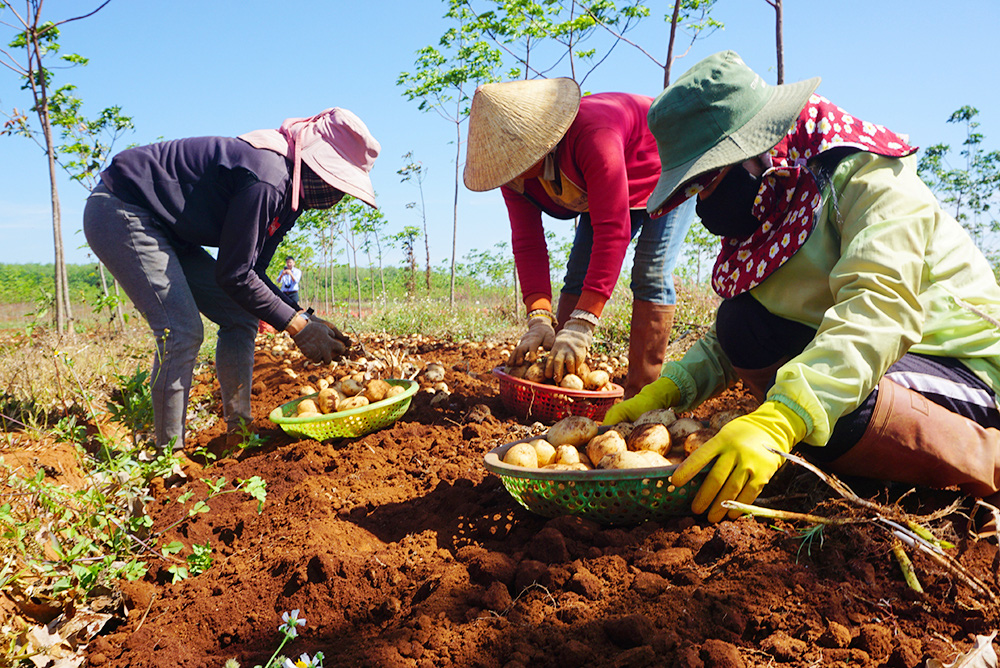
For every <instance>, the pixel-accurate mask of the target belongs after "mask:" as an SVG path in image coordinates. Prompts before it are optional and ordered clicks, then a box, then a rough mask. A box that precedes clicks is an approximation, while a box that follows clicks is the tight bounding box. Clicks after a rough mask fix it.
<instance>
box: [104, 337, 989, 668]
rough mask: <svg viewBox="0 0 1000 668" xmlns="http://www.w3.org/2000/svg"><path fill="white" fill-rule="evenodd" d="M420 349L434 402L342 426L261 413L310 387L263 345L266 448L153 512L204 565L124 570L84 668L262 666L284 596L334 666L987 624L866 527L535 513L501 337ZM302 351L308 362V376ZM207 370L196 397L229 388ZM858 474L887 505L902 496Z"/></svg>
mask: <svg viewBox="0 0 1000 668" xmlns="http://www.w3.org/2000/svg"><path fill="white" fill-rule="evenodd" d="M368 345H369V346H373V345H375V343H373V342H368ZM410 352H411V353H412V357H411V360H412V361H413V363H414V364H415V367H414V368H415V369H417V370H419V368H421V365H423V364H427V363H430V362H440V363H441V364H442V365H443V366H444V368H445V370H446V375H445V383H446V384H447V386H448V390H449V392H450V394H449V395H448V396H447V397H446V398H443V399H438V400H436V401H434V403H433V404H432V401H433V400H434V396H435V395H434V394H431V393H428V392H426V391H421V392H420V393H418V394H417V395H416V396H415V397H414V399H413V402H412V404H411V407H410V409H409V411H408V412H407V413H406V414H405V415H404V416H403V417H402V418H401V419H400V420H399V421H398V422H396V423H395V424H394V425H392V426H391V427H389V428H386V429H384V430H381V431H378V432H376V433H373V434H370V435H368V436H365V437H362V438H356V439H343V440H334V441H329V442H317V441H314V440H309V439H305V440H301V439H298V438H293V437H290V436H288V435H286V434H285V433H284V432H283V431H281V430H280V429H278V428H276V425H274V424H273V423H271V422H270V421H268V420H267V414H268V412H269V411H270V410H271V409H273V408H274V407H275V406H278V405H280V404H282V403H284V402H287V401H289V400H290V399H292V398H294V397H295V396H296V393H297V390H296V387H297V381H294V380H291V379H290V378H289V376H288V375H287V372H285V371H284V368H286V367H287V366H288V365H287V364H285V363H283V360H282V358H281V357H276V356H274V355H272V354H271V352H270V351H269V350H266V349H265V350H263V351H262V352H260V353H258V355H257V363H256V370H255V386H254V402H255V408H254V410H255V423H254V427H255V431H257V432H258V433H259V434H261V435H263V436H265V437H266V438H267V441H266V443H265V444H264V445H263V446H262V447H259V448H255V449H252V450H247V451H246V452H243V453H241V454H239V455H237V456H228V457H221V458H220V459H219V460H218V461H217V462H215V463H213V464H212V465H211V466H207V467H205V466H201V465H199V464H198V463H197V462H195V463H191V464H188V465H187V466H186V467H185V473H186V474H187V480H186V481H183V480H182V481H181V482H180V484H178V485H176V486H167V485H165V484H164V485H158V486H157V487H155V488H154V490H153V493H154V496H155V501H154V502H153V503H151V504H149V506H148V508H147V512H149V513H150V514H151V516H152V517H153V519H154V529H162V528H163V527H166V526H169V525H171V524H174V523H177V524H176V525H175V526H174V528H172V529H170V531H169V534H168V536H167V540H166V541H164V542H169V541H172V540H178V541H180V542H182V543H183V544H184V545H185V546H187V547H190V546H192V545H194V544H199V545H204V544H206V543H208V544H210V545H211V548H212V557H213V560H214V563H213V564H212V566H211V567H210V568H209V569H208V570H207V571H205V572H203V573H201V574H199V575H196V576H193V577H189V578H188V579H186V580H183V581H180V582H177V583H175V584H171V580H172V577H171V574H170V573H169V572H168V571H167V563H166V562H153V563H152V565H151V568H150V571H149V572H148V574H147V575H146V576H145V577H144V578H143V579H141V580H139V581H137V582H131V583H122V584H121V585H120V586H121V588H122V590H123V593H124V598H123V600H124V607H123V611H122V613H121V618H120V619H119V620H118V621H117V623H110V624H108V626H107V627H106V628H105V631H104V633H103V634H102V635H100V636H98V637H97V638H95V639H94V640H93V642H91V643H90V645H89V647H88V649H87V659H88V662H89V665H91V666H132V667H135V668H141V667H146V666H150V667H152V666H178V667H188V666H190V667H195V666H213V667H219V666H222V665H223V664H224V663H225V661H226V660H227V659H230V658H232V659H236V660H237V661H238V662H239V664H240V665H242V666H244V667H249V666H254V665H255V664H262V663H264V662H265V661H266V660H267V659H268V658H269V657H270V656H271V654H272V652H273V651H274V650H275V648H276V647H277V645H278V643H279V641H280V640H281V634H280V633H279V631H278V626H279V624H281V615H282V613H283V612H285V611H291V610H298V611H299V615H300V616H301V617H304V618H305V619H306V625H305V626H303V627H301V628H300V629H299V634H298V637H297V638H295V639H294V640H292V641H291V642H290V643H289V644H288V645H287V646H286V647H285V648H284V650H283V653H284V654H286V655H287V656H291V657H297V656H299V655H300V654H301V653H308V654H310V655H312V654H314V653H315V652H317V651H322V652H323V654H324V655H325V665H326V666H373V667H375V666H378V667H395V666H399V667H403V666H421V667H423V666H450V665H456V666H483V667H506V668H517V667H521V666H539V667H544V666H553V667H556V666H558V667H566V666H682V667H685V668H695V667H699V666H715V667H727V668H728V667H737V666H776V665H785V666H791V667H800V666H801V667H805V666H819V665H823V666H898V667H907V666H917V665H924V663H925V661H926V660H927V659H929V658H938V659H941V660H944V661H949V662H950V661H954V660H955V659H956V657H958V655H959V654H960V653H963V652H967V651H969V649H970V648H971V647H972V646H973V643H974V641H975V638H976V636H988V635H989V634H990V633H992V632H993V631H994V630H995V629H996V628H997V621H998V620H997V608H996V606H995V605H994V603H993V602H992V601H991V599H990V595H989V593H988V592H981V591H980V592H977V591H975V590H974V589H973V588H972V587H970V585H969V584H968V582H967V581H966V580H964V579H963V578H962V576H961V575H960V574H959V573H957V572H956V571H955V570H954V569H953V568H947V567H945V566H942V565H941V564H939V563H937V562H936V561H934V560H932V559H931V558H929V557H926V556H923V555H922V554H921V553H919V552H918V551H915V550H909V553H910V557H911V558H912V559H913V561H914V564H915V567H916V572H917V575H918V577H919V578H920V581H921V583H922V585H923V589H924V593H917V592H915V591H914V590H913V589H911V588H910V587H908V586H907V584H906V582H905V581H904V579H903V576H902V574H901V571H900V567H899V564H898V562H897V561H896V559H894V558H893V556H892V549H891V548H892V544H893V541H892V536H891V534H889V533H888V532H886V531H885V530H883V529H879V528H876V527H873V526H872V525H870V524H857V525H846V526H839V527H837V526H834V527H827V528H826V529H825V530H824V531H822V532H816V531H814V532H812V533H810V534H808V535H803V533H802V532H803V530H804V529H807V528H809V526H810V525H808V524H802V523H797V522H786V521H781V520H766V521H764V520H755V519H750V518H743V519H740V520H736V521H729V520H726V521H723V522H721V523H718V524H714V525H712V524H708V523H707V522H705V521H704V519H703V518H699V517H691V516H679V517H674V518H667V519H665V520H663V521H660V522H647V523H644V524H640V525H638V526H601V525H598V524H596V523H594V522H591V521H588V520H586V519H581V518H578V517H572V516H564V517H557V518H546V517H540V516H538V515H535V514H533V513H531V512H529V511H527V510H525V509H524V508H523V507H521V506H520V505H519V504H518V503H517V502H516V501H515V500H514V499H513V498H512V497H511V495H510V494H509V493H508V492H507V491H506V489H505V488H504V486H503V484H502V483H501V480H500V479H499V478H498V477H497V476H496V475H494V474H492V473H490V472H489V471H487V469H486V468H485V467H484V464H483V456H484V454H486V453H487V452H488V451H489V450H491V449H492V448H494V447H496V446H498V445H500V444H503V443H506V442H510V441H513V440H517V439H520V438H523V437H525V436H526V435H527V434H528V433H529V431H530V427H529V426H526V425H524V424H521V423H520V422H518V421H517V420H516V419H515V418H513V417H512V416H511V414H510V413H508V412H507V411H506V410H505V409H504V407H503V406H502V405H501V403H500V401H499V399H498V386H497V380H496V378H495V376H494V375H492V374H491V370H492V369H493V368H494V367H495V366H497V365H498V364H499V363H500V362H501V359H502V357H501V351H500V350H499V348H494V347H488V346H485V345H482V344H457V343H449V342H439V341H427V340H425V341H423V342H422V343H414V344H413V345H412V347H411V349H410ZM291 366H292V368H293V369H294V370H296V371H297V373H298V375H299V377H300V379H309V377H310V375H311V373H313V372H311V371H310V369H308V368H305V367H304V365H302V364H301V360H299V361H298V362H296V363H293V364H292V365H291ZM416 378H417V380H420V376H419V375H417V376H416ZM205 380H206V383H205V384H204V385H203V386H202V388H203V389H202V391H203V392H213V391H214V392H217V388H216V387H215V386H214V385H213V384H212V382H211V379H205ZM618 381H619V382H621V378H619V379H618ZM734 405H741V406H742V407H744V408H748V407H752V400H751V399H749V398H748V397H747V396H746V395H744V394H743V393H742V392H738V391H737V392H730V393H727V394H726V395H724V396H722V397H720V398H718V399H716V400H714V401H713V402H711V405H709V406H706V407H704V408H703V409H702V412H701V413H700V414H699V415H698V416H697V417H704V416H707V415H708V413H710V412H712V411H717V410H721V409H725V408H731V407H733V406H734ZM218 429H219V428H218V427H217V428H216V431H215V432H212V431H207V432H204V433H202V434H200V435H199V437H198V438H199V439H200V442H198V443H194V444H192V443H190V442H189V444H188V447H187V452H188V455H189V456H190V457H191V458H192V459H193V460H198V457H197V455H195V454H193V453H194V451H195V449H196V448H197V447H198V446H204V447H205V448H207V449H208V450H214V451H216V452H218V451H220V450H221V449H222V447H223V445H224V438H223V436H222V435H221V434H220V433H219V432H218ZM536 429H537V427H536ZM252 476H260V477H261V478H263V479H264V480H265V481H266V483H267V497H266V500H265V501H264V503H263V506H262V507H259V506H258V502H257V501H256V500H254V499H252V498H250V496H248V495H245V494H242V493H235V494H225V495H220V496H217V497H215V498H213V499H212V500H211V502H210V507H211V510H210V511H209V512H207V513H198V514H195V515H194V516H190V517H189V516H188V512H187V510H188V508H190V505H191V503H192V502H193V500H194V499H197V498H199V497H200V496H205V495H207V493H208V487H207V486H206V483H205V482H204V480H206V479H207V480H209V481H212V480H217V479H218V478H219V477H225V478H226V479H227V480H230V481H234V480H245V479H249V478H251V477H252ZM851 482H852V484H854V485H855V487H854V488H855V490H856V491H858V492H859V493H864V494H866V495H868V496H869V497H870V498H876V499H877V500H879V501H880V502H881V503H885V504H890V505H892V504H894V503H895V502H896V501H897V500H899V498H900V497H903V496H904V493H905V492H907V490H906V489H896V488H894V487H886V486H872V485H865V484H864V483H863V482H859V483H855V481H851ZM189 492H193V493H194V495H193V497H192V499H191V500H186V499H185V500H183V502H182V501H180V499H181V495H184V494H187V493H189ZM764 497H766V498H764V499H762V500H761V503H762V504H764V505H771V506H773V507H779V508H785V509H789V510H795V511H798V512H815V513H817V514H834V513H840V514H844V513H848V514H849V513H851V512H857V511H856V510H852V509H851V508H848V507H845V506H846V504H844V503H843V502H842V501H840V500H839V497H837V496H836V495H834V494H833V493H832V492H831V491H830V489H829V488H828V487H826V486H825V485H824V484H823V483H821V482H819V481H818V480H817V479H816V478H815V476H813V475H812V474H811V473H808V472H807V471H805V470H803V469H800V468H797V467H793V466H786V467H785V468H784V469H782V471H781V473H780V474H779V475H778V476H777V477H776V479H775V480H774V481H773V482H772V484H771V485H770V486H769V487H768V489H767V490H765V493H764ZM956 499H960V497H958V496H957V495H956V494H950V493H947V492H941V493H936V494H930V493H929V492H926V491H923V492H917V493H909V494H905V497H904V498H903V500H902V503H903V505H904V506H905V507H906V508H907V509H908V510H909V511H910V512H914V513H918V514H921V515H929V514H930V513H932V512H934V511H936V510H939V509H941V508H943V507H945V506H946V505H947V504H948V503H950V502H952V501H955V500H956ZM966 505H968V503H967V502H966ZM934 526H935V529H936V530H937V531H938V532H939V533H940V532H943V533H945V534H947V535H946V536H945V537H947V538H949V539H950V540H952V542H954V543H955V545H956V547H955V548H954V549H952V550H950V553H951V554H953V555H954V556H956V558H957V559H958V561H959V562H960V563H961V564H962V565H963V567H964V568H965V569H967V571H968V575H971V576H972V577H975V578H979V579H980V580H981V581H983V582H985V583H987V584H988V585H989V587H990V588H996V583H995V581H994V575H993V573H994V571H993V568H992V566H993V561H994V559H995V557H996V555H997V547H996V542H995V541H987V540H975V539H972V538H970V537H969V536H968V534H967V531H966V525H965V524H964V518H963V517H962V514H961V512H960V511H959V512H953V513H951V514H950V515H949V516H948V517H947V518H945V519H944V520H938V521H936V522H935V524H934Z"/></svg>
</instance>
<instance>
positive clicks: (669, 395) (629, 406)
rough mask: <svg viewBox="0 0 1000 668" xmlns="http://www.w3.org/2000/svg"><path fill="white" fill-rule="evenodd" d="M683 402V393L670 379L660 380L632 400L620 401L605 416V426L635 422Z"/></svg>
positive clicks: (640, 391)
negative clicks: (644, 414) (647, 413)
mask: <svg viewBox="0 0 1000 668" xmlns="http://www.w3.org/2000/svg"><path fill="white" fill-rule="evenodd" d="M680 400H681V391H680V389H679V388H678V387H677V384H676V383H675V382H674V381H672V380H670V379H669V378H659V379H657V380H654V381H653V382H652V383H650V384H649V385H647V386H646V387H644V388H642V389H641V390H639V394H637V395H635V396H634V397H632V398H631V399H626V400H625V401H620V402H618V403H617V404H615V405H614V406H612V407H611V408H609V409H608V412H607V413H605V414H604V424H618V423H619V422H635V420H636V419H637V418H638V417H639V416H640V415H642V414H643V413H645V412H646V411H652V410H656V409H658V408H671V407H673V406H676V405H677V403H678V402H679V401H680Z"/></svg>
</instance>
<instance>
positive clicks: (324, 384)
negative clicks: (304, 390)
mask: <svg viewBox="0 0 1000 668" xmlns="http://www.w3.org/2000/svg"><path fill="white" fill-rule="evenodd" d="M316 387H318V388H319V389H320V391H321V392H322V391H323V390H325V389H326V388H328V387H330V381H328V380H327V379H326V378H320V379H319V380H317V381H316Z"/></svg>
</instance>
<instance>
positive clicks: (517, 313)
mask: <svg viewBox="0 0 1000 668" xmlns="http://www.w3.org/2000/svg"><path fill="white" fill-rule="evenodd" d="M511 274H513V278H514V280H513V281H512V286H513V289H514V292H513V294H512V295H511V296H512V297H514V308H513V309H511V310H512V311H513V313H514V319H515V320H516V319H517V318H519V317H520V316H521V300H520V299H518V294H517V264H516V263H515V264H514V268H513V269H512V270H511Z"/></svg>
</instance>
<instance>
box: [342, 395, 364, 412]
mask: <svg viewBox="0 0 1000 668" xmlns="http://www.w3.org/2000/svg"><path fill="white" fill-rule="evenodd" d="M368 403H369V402H368V397H366V396H363V395H360V394H359V395H358V396H356V397H347V398H346V399H344V400H343V401H341V402H340V403H339V404H337V412H338V413H339V412H340V411H349V410H351V409H352V408H363V407H364V406H367V405H368Z"/></svg>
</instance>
